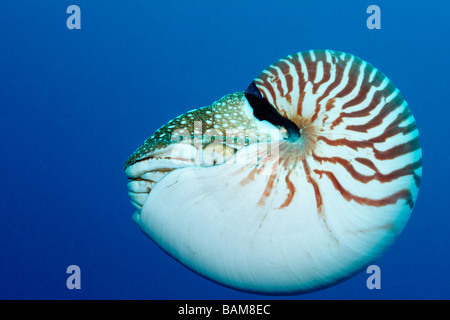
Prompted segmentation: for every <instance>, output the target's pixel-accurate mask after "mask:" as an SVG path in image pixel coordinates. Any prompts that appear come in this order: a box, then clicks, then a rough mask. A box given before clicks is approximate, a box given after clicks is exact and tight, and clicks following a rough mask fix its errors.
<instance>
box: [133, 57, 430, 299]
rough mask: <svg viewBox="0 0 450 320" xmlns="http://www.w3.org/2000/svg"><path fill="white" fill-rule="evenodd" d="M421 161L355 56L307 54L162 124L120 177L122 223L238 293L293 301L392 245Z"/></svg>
mask: <svg viewBox="0 0 450 320" xmlns="http://www.w3.org/2000/svg"><path fill="white" fill-rule="evenodd" d="M421 159H422V155H421V147H420V141H419V134H418V130H417V127H416V124H415V121H414V118H413V115H412V113H411V111H410V109H409V107H408V104H407V103H406V101H405V100H404V98H403V96H402V95H401V93H400V91H399V90H398V89H397V88H396V87H395V86H394V85H393V83H392V82H391V81H390V80H389V79H388V78H387V77H386V76H385V75H384V74H383V73H381V72H380V71H379V70H378V69H376V68H375V67H373V66H372V65H371V64H369V63H368V62H366V61H364V60H362V59H360V58H358V57H355V56H353V55H350V54H346V53H342V52H336V51H330V50H320V51H319V50H316V51H314V50H312V51H305V52H300V53H297V54H293V55H289V56H287V57H285V58H283V59H281V60H279V61H277V62H276V63H274V64H273V65H271V66H269V67H268V68H267V69H265V70H264V71H263V72H262V73H261V74H260V75H259V76H258V77H257V78H255V79H254V80H253V81H251V82H250V85H249V86H248V88H247V89H246V90H245V91H243V92H237V93H233V94H229V95H226V96H225V97H223V98H221V99H220V100H218V101H216V102H214V103H213V104H211V105H209V106H206V107H203V108H199V109H195V110H192V111H189V112H187V113H185V114H183V115H181V116H179V117H177V118H175V119H173V120H171V121H169V122H168V123H167V124H165V125H164V126H162V127H161V128H160V129H158V130H157V131H156V132H155V133H154V134H153V135H152V136H151V137H150V138H149V139H147V140H146V141H145V142H144V143H143V145H142V146H141V147H139V148H138V149H137V150H136V151H135V152H134V153H133V154H132V155H131V157H130V158H129V159H128V160H127V162H126V165H125V172H126V175H127V177H128V180H129V182H128V188H129V195H130V198H131V202H132V204H133V205H134V207H135V209H136V212H135V214H134V215H133V218H134V220H135V221H136V223H137V224H138V225H139V227H140V228H141V229H142V231H143V232H144V233H145V234H146V235H147V236H149V237H150V238H151V239H152V240H153V241H154V242H155V243H156V244H157V245H158V246H159V247H161V248H162V249H163V250H164V251H166V252H167V253H168V254H169V255H171V256H172V257H173V258H175V259H176V260H178V261H179V262H181V263H182V264H183V265H185V266H187V267H188V268H190V269H192V270H193V271H195V272H197V273H199V274H200V275H202V276H204V277H206V278H208V279H211V280H213V281H215V282H217V283H220V284H222V285H225V286H228V287H231V288H234V289H237V290H243V291H248V292H255V293H262V294H298V293H304V292H309V291H313V290H318V289H322V288H325V287H327V286H330V285H333V284H336V283H338V282H340V281H343V280H344V279H347V278H348V277H350V276H352V275H354V274H355V273H357V272H359V271H361V270H362V269H363V268H365V267H366V266H367V265H369V264H371V263H373V262H374V261H376V259H378V258H379V257H380V256H381V255H382V254H383V253H384V252H385V251H386V250H387V249H388V248H389V247H390V246H391V244H392V243H393V242H394V241H395V239H396V238H397V237H398V235H399V234H400V232H401V231H402V230H403V228H404V226H405V224H406V223H407V221H408V219H409V217H410V214H411V212H412V210H413V207H414V203H415V201H416V198H417V194H418V190H419V184H420V178H421V172H422V162H421V161H422V160H421Z"/></svg>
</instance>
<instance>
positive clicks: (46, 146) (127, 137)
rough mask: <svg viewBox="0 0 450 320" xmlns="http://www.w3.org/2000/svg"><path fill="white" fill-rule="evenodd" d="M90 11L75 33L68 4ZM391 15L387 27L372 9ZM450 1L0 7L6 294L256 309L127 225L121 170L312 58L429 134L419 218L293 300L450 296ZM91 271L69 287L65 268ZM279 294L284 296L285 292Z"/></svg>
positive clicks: (0, 214)
mask: <svg viewBox="0 0 450 320" xmlns="http://www.w3.org/2000/svg"><path fill="white" fill-rule="evenodd" d="M71 4H76V5H78V6H80V8H81V18H82V21H81V27H82V28H81V30H68V29H67V27H66V19H67V17H68V16H69V15H68V14H66V8H67V7H68V6H69V5H71ZM371 4H376V5H378V6H379V7H380V8H381V18H382V20H381V27H382V28H381V30H369V29H368V28H367V27H366V19H367V17H368V16H369V15H368V14H367V13H366V9H367V7H368V6H369V5H371ZM448 12H450V2H447V1H375V2H372V1H284V0H277V1H254V0H252V1H242V0H241V1H179V0H172V1H143V0H142V1H137V0H129V1H118V0H109V1H100V0H89V1H87V0H71V1H63V0H60V1H44V0H42V1H24V0H17V1H11V0H7V1H5V0H3V1H1V2H0V146H1V156H0V168H1V180H0V298H1V299H255V298H256V299H259V298H273V297H263V296H259V295H253V294H247V293H241V292H237V291H234V290H232V289H228V288H224V287H222V286H220V285H217V284H215V283H213V282H210V281H208V280H206V279H204V278H202V277H200V276H198V275H197V274H195V273H193V272H191V271H189V270H187V269H186V268H184V267H183V266H181V265H180V264H179V263H177V262H175V261H174V260H173V259H172V258H170V257H169V256H167V255H166V254H165V253H164V252H162V251H161V250H160V249H159V248H158V247H156V245H155V244H153V243H152V242H151V241H150V240H149V239H148V238H147V237H146V236H145V235H144V234H143V233H142V232H141V231H140V230H139V228H138V227H137V226H136V225H135V224H134V222H133V221H132V220H131V215H132V213H133V211H134V210H133V207H132V205H131V204H130V202H129V198H128V195H127V188H126V182H127V181H126V178H125V176H124V173H123V165H124V161H125V160H126V159H127V157H128V156H129V155H130V154H131V153H132V152H133V151H134V150H135V148H137V147H138V146H139V145H140V144H141V143H142V142H143V141H144V140H145V139H146V138H147V137H148V136H150V135H151V134H152V133H153V132H154V131H155V130H156V129H158V128H159V127H160V126H161V125H163V124H164V123H166V122H167V121H168V120H169V119H172V118H173V117H175V116H177V115H179V114H182V113H184V112H186V111H187V110H191V109H193V108H197V107H201V106H204V105H208V104H210V103H212V102H213V101H215V100H217V99H219V98H220V97H222V96H223V95H225V94H227V93H231V92H236V91H242V90H244V89H245V88H246V87H247V86H248V84H249V83H250V81H251V80H252V79H253V78H254V77H255V76H257V75H258V74H259V73H260V72H261V70H262V69H264V68H265V67H267V66H268V65H269V64H271V63H273V62H275V61H276V60H278V59H279V58H282V57H284V56H286V55H288V54H291V53H295V52H298V51H303V50H309V49H333V50H340V51H345V52H349V53H352V54H354V55H357V56H359V57H361V58H363V59H365V60H367V61H369V62H371V63H372V64H373V65H374V66H376V67H377V68H379V69H380V70H381V71H383V72H384V73H385V74H386V75H387V76H388V77H389V78H390V79H391V80H392V81H393V82H394V83H395V84H396V86H397V87H398V88H399V89H400V90H401V92H402V94H403V96H404V97H405V99H406V100H407V101H408V103H409V105H410V107H411V110H412V112H413V114H414V116H415V118H416V122H417V125H418V127H419V130H420V137H421V143H422V149H423V168H424V171H423V179H422V184H421V190H420V193H419V197H418V200H417V203H416V207H415V209H414V212H413V214H412V217H411V219H410V221H409V223H408V225H407V226H406V228H405V230H404V232H403V233H402V234H401V236H400V237H399V239H398V240H397V242H396V243H395V244H394V245H393V247H392V248H391V249H389V250H388V252H387V253H386V254H385V255H384V256H383V257H382V258H381V259H379V260H378V261H377V264H378V265H379V266H380V268H381V272H382V274H381V276H382V277H381V280H382V282H381V286H382V288H381V290H368V289H367V288H366V279H367V277H368V275H367V274H366V273H365V272H362V273H360V274H359V275H357V276H355V277H354V278H352V279H350V280H348V281H346V282H343V283H342V284H339V285H337V286H335V287H332V288H329V289H326V290H322V291H318V292H315V293H311V294H306V295H300V296H293V297H287V298H286V299H443V298H445V299H449V298H450V275H449V271H448V270H449V263H450V258H449V247H450V246H449V245H450V242H449V225H450V210H449V205H448V203H449V195H448V193H449V190H450V186H449V163H450V161H449V160H450V157H449V155H450V152H449V139H448V136H449V134H448V132H449V131H448V130H449V124H448V119H449V115H450V112H449V76H450V68H449V62H448V61H449V58H448V56H449V51H450V50H449V49H450V41H449V35H450V32H449V30H450V28H449V20H448ZM72 264H75V265H78V266H80V268H81V286H82V288H81V290H68V289H67V287H66V279H67V277H68V275H67V274H66V268H67V266H69V265H72ZM281 299H285V298H283V297H281Z"/></svg>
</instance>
